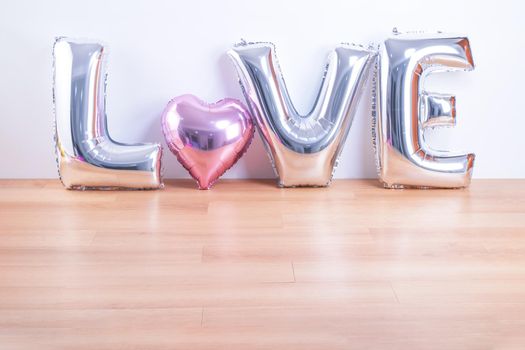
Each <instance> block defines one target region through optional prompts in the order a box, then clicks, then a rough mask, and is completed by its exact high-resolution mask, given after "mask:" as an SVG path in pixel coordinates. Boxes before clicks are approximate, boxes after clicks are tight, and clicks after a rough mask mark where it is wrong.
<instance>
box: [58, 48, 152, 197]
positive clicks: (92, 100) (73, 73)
mask: <svg viewBox="0 0 525 350" xmlns="http://www.w3.org/2000/svg"><path fill="white" fill-rule="evenodd" d="M53 57H54V86H53V99H54V106H55V145H56V155H57V163H58V171H59V175H60V179H61V181H62V183H63V184H64V186H65V187H66V188H68V189H157V188H160V187H162V180H161V155H162V148H161V146H160V145H159V144H134V145H126V144H122V143H119V142H116V141H113V140H112V139H111V137H110V136H109V134H108V129H107V121H106V111H105V104H106V101H105V88H106V84H105V79H106V74H105V48H104V46H103V45H101V44H99V43H96V42H89V41H79V40H72V39H68V38H58V39H57V40H56V41H55V45H54V48H53Z"/></svg>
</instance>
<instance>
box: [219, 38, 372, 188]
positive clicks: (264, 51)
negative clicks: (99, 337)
mask: <svg viewBox="0 0 525 350" xmlns="http://www.w3.org/2000/svg"><path fill="white" fill-rule="evenodd" d="M228 53H229V56H230V57H231V58H232V60H233V62H234V66H235V68H236V70H237V73H238V76H239V81H240V84H241V87H242V89H243V92H244V95H245V98H246V100H247V102H248V105H249V108H250V110H251V112H252V115H253V116H254V118H255V120H256V123H257V126H258V130H259V131H260V134H261V136H262V138H263V140H264V142H265V145H266V148H267V150H268V151H269V152H268V153H269V155H270V158H271V160H272V163H273V166H274V169H275V171H276V173H277V176H278V178H279V183H278V184H279V186H281V187H296V186H327V185H329V183H330V181H331V179H332V176H333V173H334V170H335V168H336V166H337V160H338V157H339V154H340V152H341V150H342V146H343V144H344V142H345V139H346V137H347V135H348V132H349V130H350V126H351V124H352V120H353V118H354V115H355V112H356V109H357V103H358V101H359V99H360V97H361V95H362V94H363V90H364V86H365V83H366V81H367V77H368V75H369V72H370V70H371V67H373V64H374V57H375V52H372V51H370V50H366V49H363V48H362V47H358V46H351V45H346V44H342V45H341V46H338V47H337V48H336V49H335V50H334V51H333V52H332V53H331V54H330V55H329V58H328V63H327V66H326V71H325V74H324V78H323V81H322V83H321V87H320V90H319V93H318V95H317V98H316V100H315V103H314V104H313V108H312V109H311V111H310V112H309V113H308V114H306V115H300V114H299V113H298V112H297V110H296V109H295V107H294V105H293V103H292V101H291V99H290V96H289V94H288V91H287V89H286V86H285V82H284V79H283V77H282V74H281V73H280V69H279V66H278V63H277V57H276V56H275V48H274V45H273V44H271V43H246V42H242V43H241V44H238V45H236V46H235V48H234V49H232V50H231V51H229V52H228Z"/></svg>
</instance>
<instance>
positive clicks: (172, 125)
mask: <svg viewBox="0 0 525 350" xmlns="http://www.w3.org/2000/svg"><path fill="white" fill-rule="evenodd" d="M162 130H163V132H164V137H165V139H166V143H167V144H168V147H169V149H170V150H171V151H172V152H173V153H174V154H175V155H176V156H177V159H178V160H179V162H180V163H181V164H182V165H183V166H184V167H185V168H186V169H187V170H188V171H189V173H190V175H191V176H192V177H193V178H194V179H195V180H197V183H198V185H199V189H209V188H210V187H211V186H212V185H213V183H214V182H215V181H216V180H217V179H218V178H219V177H220V176H221V175H222V174H224V172H225V171H226V170H228V169H229V168H231V167H232V166H233V165H234V164H235V163H236V162H237V160H239V158H240V157H241V156H242V155H243V154H244V153H245V152H246V150H247V149H248V147H249V145H250V143H251V141H252V139H253V134H254V126H253V122H252V119H251V116H250V113H249V111H248V109H247V108H246V107H245V106H244V105H243V104H242V103H241V102H240V101H238V100H235V99H231V98H226V99H223V100H220V101H218V102H216V103H213V104H207V103H206V102H203V101H201V100H200V99H198V98H197V97H195V96H193V95H182V96H179V97H176V98H174V99H173V100H171V101H170V102H169V104H168V105H167V106H166V108H165V109H164V112H163V113H162Z"/></svg>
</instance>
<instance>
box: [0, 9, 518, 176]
mask: <svg viewBox="0 0 525 350" xmlns="http://www.w3.org/2000/svg"><path fill="white" fill-rule="evenodd" d="M482 3H483V1H477V2H467V1H465V2H461V1H457V0H453V1H450V0H441V1H434V2H428V1H403V0H397V1H369V0H363V1H359V2H357V1H347V0H323V1H316V2H314V1H283V0H264V1H243V0H229V1H213V0H209V1H201V0H191V1H173V0H172V1H153V0H150V1H140V2H139V1H123V0H122V1H108V0H91V1H82V2H81V1H58V0H53V1H51V0H47V1H37V0H35V1H26V0H17V1H9V2H7V1H6V2H4V3H2V6H1V7H0V44H1V45H0V53H1V54H0V69H1V74H0V102H1V103H0V120H1V124H0V152H1V157H2V160H1V162H0V177H3V178H53V177H56V176H57V174H56V170H55V159H54V150H53V141H52V139H53V128H52V124H53V114H52V108H53V107H52V99H51V91H52V90H51V85H52V71H51V66H52V57H51V49H52V45H53V40H54V37H55V36H62V35H65V36H71V37H81V38H93V39H100V40H102V41H103V42H105V43H107V44H108V45H109V49H110V56H109V67H108V71H109V83H108V84H109V85H108V116H109V129H110V133H111V134H112V136H113V137H114V138H115V139H116V140H119V141H122V142H130V143H131V142H145V141H162V136H161V132H160V126H159V123H160V119H159V118H160V113H161V111H162V110H163V108H164V106H165V104H166V103H167V102H168V101H169V100H170V99H171V98H172V97H174V96H177V95H180V94H183V93H194V94H196V95H198V96H199V97H201V98H203V99H206V100H209V101H210V102H211V101H214V100H217V99H220V98H222V97H226V96H230V97H236V98H240V99H242V95H241V92H240V89H239V87H238V85H237V80H236V76H235V72H234V70H233V67H232V66H231V64H230V62H229V61H228V58H227V57H226V56H225V52H226V51H227V50H228V49H229V48H230V46H231V44H233V43H234V42H236V41H237V40H238V39H239V38H241V37H242V38H245V39H247V40H253V41H261V40H262V41H265V40H266V41H273V42H274V43H275V44H276V45H277V49H278V55H279V58H280V62H281V66H282V68H283V71H284V76H285V79H286V81H287V84H288V87H289V89H290V93H291V95H292V98H293V99H294V102H295V103H296V105H297V107H298V109H299V110H300V111H306V110H307V109H308V108H309V106H310V103H311V102H312V101H313V98H314V96H315V94H316V90H317V89H318V86H319V82H320V78H321V74H322V65H323V63H324V60H325V57H326V54H327V53H328V51H329V50H330V49H331V48H332V47H333V46H334V45H335V44H337V43H339V42H357V43H368V42H370V41H375V42H379V41H380V40H381V39H383V38H385V37H386V36H387V35H388V34H389V33H390V31H391V29H392V27H394V26H397V27H398V28H399V29H400V30H420V29H422V30H443V31H450V32H456V33H465V34H468V36H469V38H470V40H471V45H472V49H473V53H474V60H475V63H476V65H477V67H476V69H475V70H474V71H473V72H469V73H453V74H452V73H450V74H445V75H442V76H440V77H434V78H432V81H431V82H430V84H428V85H427V87H428V89H429V90H435V91H441V92H449V93H455V94H456V95H457V107H458V125H457V127H455V128H451V129H442V130H439V131H436V132H433V135H431V137H430V139H431V141H432V145H433V146H441V147H447V148H448V149H459V150H469V151H473V152H475V153H476V154H477V159H476V166H475V172H474V176H475V177H478V178H486V177H488V178H492V177H494V178H512V177H525V160H524V157H523V152H524V150H525V138H524V137H523V136H521V135H522V134H523V133H525V115H524V114H523V110H522V109H521V108H522V105H523V99H524V92H525V90H524V89H523V81H524V79H525V74H524V73H525V69H524V68H523V67H524V65H525V60H524V58H525V44H524V43H525V41H524V35H525V24H524V22H525V21H524V19H523V13H524V10H525V6H524V5H522V2H520V1H502V0H499V1H496V2H490V3H491V5H490V6H489V5H482ZM364 101H366V100H364ZM370 139H371V135H370V117H369V112H368V106H367V105H366V103H365V104H363V105H362V106H361V108H360V113H359V114H358V115H357V116H356V120H355V122H354V125H353V127H352V130H351V132H350V135H349V138H348V140H347V143H346V146H345V149H344V152H343V154H342V158H341V162H340V166H339V169H338V170H337V173H336V177H339V178H355V177H357V178H359V177H375V163H374V156H373V151H372V145H371V141H370ZM162 142H163V141H162ZM163 143H164V142H163ZM164 159H165V161H164V163H165V165H166V173H167V177H185V176H187V175H186V172H185V170H184V169H183V168H182V167H181V166H180V165H179V164H178V163H177V161H176V159H175V157H174V156H173V155H171V154H170V153H169V152H167V153H166V156H165V158H164ZM271 176H273V173H272V170H271V167H270V164H269V163H268V157H267V156H266V154H265V152H264V149H263V147H262V144H261V141H260V140H259V136H256V141H255V142H254V144H252V146H251V148H250V149H249V151H248V154H247V155H246V156H245V157H244V158H242V159H241V160H240V162H239V163H238V164H237V165H236V166H235V167H234V168H233V169H232V170H230V171H229V172H228V173H227V174H226V177H271Z"/></svg>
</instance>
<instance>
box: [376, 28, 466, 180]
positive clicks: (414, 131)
mask: <svg viewBox="0 0 525 350" xmlns="http://www.w3.org/2000/svg"><path fill="white" fill-rule="evenodd" d="M473 68H474V61H473V59H472V52H471V48H470V44H469V40H468V38H466V37H463V36H450V35H445V34H441V33H438V34H435V35H428V34H417V33H414V34H399V33H397V31H394V35H393V37H392V38H390V39H387V40H386V41H385V43H384V45H383V48H382V51H381V55H380V58H379V63H378V69H379V74H377V76H376V77H375V79H374V98H373V102H372V105H373V106H372V110H373V120H374V128H373V139H374V143H375V148H376V159H377V166H378V173H379V178H380V181H381V182H382V183H383V184H384V186H385V187H387V188H403V187H417V188H431V187H437V188H457V187H466V186H468V184H469V183H470V178H471V176H472V170H473V166H474V154H456V153H452V152H449V151H436V150H433V149H432V148H430V147H429V146H428V145H427V144H426V143H425V137H424V132H425V130H426V129H428V128H433V127H439V126H454V125H455V123H456V106H455V101H456V98H455V96H452V95H447V94H438V93H434V92H428V91H425V89H424V82H425V78H426V77H427V76H428V75H429V74H432V73H436V72H446V71H457V70H464V71H468V70H472V69H473Z"/></svg>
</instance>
